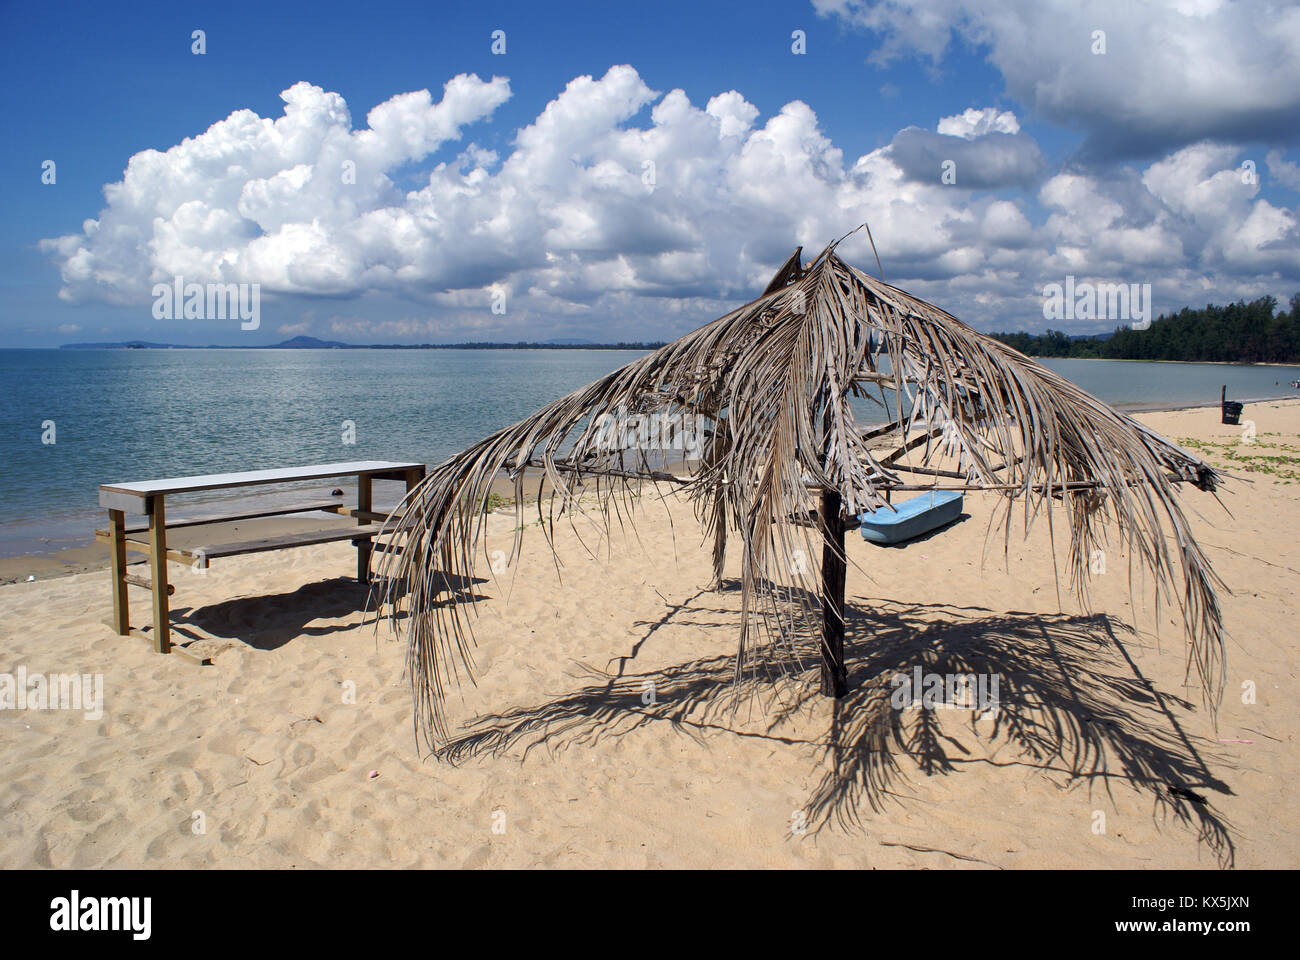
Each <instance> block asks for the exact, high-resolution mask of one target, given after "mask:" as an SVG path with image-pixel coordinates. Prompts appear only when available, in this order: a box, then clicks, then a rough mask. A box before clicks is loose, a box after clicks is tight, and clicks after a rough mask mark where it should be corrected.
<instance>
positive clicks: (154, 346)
mask: <svg viewBox="0 0 1300 960" xmlns="http://www.w3.org/2000/svg"><path fill="white" fill-rule="evenodd" d="M663 345H664V341H662V340H657V341H652V342H645V343H642V342H636V343H593V342H592V341H590V340H580V339H576V338H573V337H560V338H557V339H555V340H546V341H543V342H541V343H535V342H531V341H524V340H520V341H518V342H516V343H495V342H489V341H476V342H472V343H343V342H342V341H340V340H319V339H317V338H316V337H302V336H299V337H291V338H290V339H288V340H281V341H280V342H279V343H260V344H239V345H233V346H232V345H225V344H219V343H210V344H206V345H204V344H193V343H152V342H150V341H148V340H123V341H121V342H119V343H65V344H62V345H61V346H60V347H59V349H60V350H657V349H659V348H660V347H662V346H663Z"/></svg>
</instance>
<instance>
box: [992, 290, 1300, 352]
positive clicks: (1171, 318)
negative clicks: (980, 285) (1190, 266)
mask: <svg viewBox="0 0 1300 960" xmlns="http://www.w3.org/2000/svg"><path fill="white" fill-rule="evenodd" d="M991 336H993V337H995V338H996V339H998V340H1001V341H1002V342H1003V343H1005V344H1007V346H1009V347H1012V348H1014V349H1016V350H1019V351H1020V352H1021V353H1024V354H1028V355H1029V356H1032V357H1088V358H1096V359H1105V360H1183V361H1189V362H1194V363H1195V362H1200V363H1206V362H1228V363H1300V293H1297V294H1296V295H1295V296H1293V297H1292V298H1291V310H1290V312H1287V311H1282V312H1278V302H1277V298H1276V297H1260V298H1259V299H1258V300H1252V301H1251V302H1250V303H1246V302H1245V301H1244V300H1243V301H1238V302H1237V303H1230V304H1228V305H1227V306H1224V307H1218V306H1215V305H1213V304H1210V305H1208V306H1206V307H1205V309H1203V310H1192V309H1190V308H1188V307H1184V308H1183V309H1182V310H1180V311H1179V312H1178V313H1175V314H1171V315H1168V316H1166V315H1164V314H1161V315H1160V316H1159V317H1157V318H1156V319H1155V320H1153V321H1152V322H1151V326H1150V327H1148V328H1147V329H1145V330H1134V329H1132V328H1130V327H1117V328H1116V329H1115V332H1114V333H1112V334H1110V335H1109V336H1098V337H1077V338H1072V337H1070V336H1069V335H1068V334H1065V333H1062V332H1061V331H1060V330H1048V331H1047V332H1046V333H1043V334H1037V335H1034V334H1028V333H994V334H992V335H991Z"/></svg>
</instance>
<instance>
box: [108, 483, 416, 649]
mask: <svg viewBox="0 0 1300 960" xmlns="http://www.w3.org/2000/svg"><path fill="white" fill-rule="evenodd" d="M424 472H425V467H424V464H422V463H396V462H391V461H387V460H359V461H355V462H352V463H321V464H314V465H312V466H305V467H283V468H279V469H274V470H250V471H246V472H243V473H217V474H209V475H206V476H198V477H176V478H174V479H171V480H145V481H141V482H136V483H106V484H104V485H102V486H101V487H100V488H99V505H100V506H101V507H105V508H107V510H108V529H106V530H97V531H95V532H96V536H97V537H98V539H100V540H103V541H106V542H107V543H109V544H110V552H111V564H110V567H111V574H112V587H113V619H112V621H111V622H110V626H112V628H113V629H114V630H115V631H117V633H119V634H121V635H122V636H137V637H140V638H142V639H145V640H148V641H150V642H151V643H152V644H153V647H154V649H155V650H157V652H159V653H170V652H173V651H172V644H171V625H170V622H169V619H168V618H169V616H170V611H169V607H168V601H167V598H168V597H169V596H170V595H171V594H173V593H174V592H175V589H174V588H173V587H172V586H171V585H169V584H168V582H167V561H168V560H171V561H173V562H176V563H185V564H190V565H192V566H201V567H203V568H206V567H207V566H208V563H209V562H210V561H211V560H213V559H216V558H218V557H230V556H237V555H239V554H244V553H259V552H262V551H266V550H284V549H288V548H290V547H302V546H308V545H311V544H317V543H330V542H332V541H338V540H351V541H352V542H353V544H354V545H355V546H356V548H357V579H358V580H360V581H361V582H363V583H365V582H367V581H368V580H369V578H370V553H371V540H372V539H373V538H374V536H375V535H376V534H377V533H379V532H380V531H381V530H382V529H383V521H384V520H386V519H387V514H382V513H375V512H374V511H373V510H372V506H373V503H372V484H373V482H374V481H375V480H401V481H404V482H405V483H406V490H407V491H408V492H409V491H410V490H412V489H413V488H414V487H415V486H416V484H418V483H419V482H420V481H421V480H422V479H424ZM348 476H355V477H356V478H357V505H356V507H355V508H349V507H345V506H344V505H343V504H342V503H341V502H338V501H336V500H317V501H312V502H309V503H298V504H292V505H287V506H283V507H279V508H271V509H265V508H264V509H259V510H255V511H253V512H242V513H233V514H232V513H226V514H221V515H214V516H203V517H191V518H187V519H184V520H180V521H177V522H175V523H173V524H171V525H170V528H172V529H175V528H177V527H188V526H198V525H202V524H210V523H223V522H229V521H231V520H248V519H253V518H257V517H270V516H278V515H283V514H287V513H304V512H308V511H317V510H319V511H323V512H326V513H333V514H336V515H339V516H349V517H355V518H356V520H357V524H358V525H357V526H356V527H343V528H334V529H332V530H319V531H307V532H305V533H295V534H288V535H286V536H282V537H272V538H262V539H258V540H245V541H240V542H235V543H216V544H211V545H207V546H203V547H197V548H191V549H188V550H174V549H173V550H169V549H168V548H167V530H168V529H169V525H168V524H167V519H166V516H167V515H166V508H165V505H164V503H165V499H166V497H167V496H168V495H169V494H175V493H195V492H198V491H206V490H226V489H235V488H237V487H253V486H264V485H266V484H275V483H292V482H295V481H301V480H325V479H330V478H334V477H348ZM128 513H129V514H136V515H139V514H143V515H145V517H146V518H147V519H146V520H145V521H136V522H134V523H131V524H128V523H127V522H126V514H128ZM145 530H147V531H148V533H149V539H148V542H147V543H142V542H140V541H136V540H129V539H127V536H126V535H127V534H128V533H132V532H142V531H145ZM127 549H132V550H137V551H139V552H142V553H146V554H148V555H149V565H150V572H151V576H150V579H148V580H145V579H144V578H142V577H135V576H131V575H129V574H128V573H127V572H126V551H127ZM128 584H133V585H135V586H139V587H147V588H148V589H149V590H151V591H152V593H153V627H154V635H153V637H152V638H150V637H148V636H146V635H145V634H143V633H141V632H140V631H138V630H132V629H131V623H130V616H129V611H128V608H127V597H126V588H127V585H128ZM176 652H180V651H176Z"/></svg>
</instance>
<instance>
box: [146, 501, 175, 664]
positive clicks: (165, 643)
mask: <svg viewBox="0 0 1300 960" xmlns="http://www.w3.org/2000/svg"><path fill="white" fill-rule="evenodd" d="M149 573H150V579H151V580H153V635H154V649H155V650H157V651H158V652H159V653H171V650H172V639H171V621H170V617H171V611H170V610H169V609H168V605H167V511H166V510H165V509H164V508H163V497H162V495H161V494H155V495H154V496H152V497H150V498H149Z"/></svg>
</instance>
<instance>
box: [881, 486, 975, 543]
mask: <svg viewBox="0 0 1300 960" xmlns="http://www.w3.org/2000/svg"><path fill="white" fill-rule="evenodd" d="M961 508H962V493H961V491H960V490H935V491H934V492H932V493H923V494H921V495H920V496H919V497H912V498H911V499H910V500H904V501H903V502H902V503H896V504H893V508H892V509H891V508H890V507H881V508H880V509H879V510H868V511H866V512H865V513H861V514H859V515H858V530H860V531H861V533H862V537H863V539H864V540H870V541H871V542H872V543H884V544H889V543H903V542H905V541H907V540H914V539H916V538H917V537H919V536H921V535H922V534H925V533H929V532H930V531H931V530H934V529H935V528H937V527H942V526H943V525H944V524H947V523H952V522H953V521H954V520H956V519H957V518H958V517H960V516H961Z"/></svg>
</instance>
